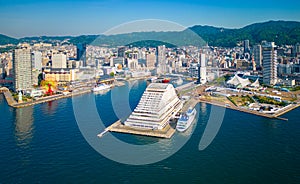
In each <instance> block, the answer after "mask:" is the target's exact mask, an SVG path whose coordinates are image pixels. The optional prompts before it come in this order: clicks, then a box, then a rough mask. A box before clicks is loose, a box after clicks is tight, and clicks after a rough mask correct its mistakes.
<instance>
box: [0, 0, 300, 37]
mask: <svg viewBox="0 0 300 184" xmlns="http://www.w3.org/2000/svg"><path fill="white" fill-rule="evenodd" d="M0 5H1V8H0V10H1V11H0V15H1V16H0V23H1V24H2V25H4V26H2V29H1V30H0V33H1V34H4V35H8V36H12V37H16V38H20V37H25V36H42V35H46V36H63V35H70V36H76V35H88V34H102V33H103V32H105V31H107V30H109V29H110V28H112V27H115V26H118V25H120V24H122V23H126V22H131V21H135V20H142V19H161V20H168V21H172V22H175V23H178V24H180V25H183V26H185V27H190V26H193V25H210V26H216V27H225V28H241V27H244V26H246V25H249V24H252V23H255V22H264V21H269V20H287V21H300V18H299V17H300V12H299V11H298V10H299V8H297V7H299V5H300V3H299V2H293V1H286V2H285V3H279V2H278V1H277V2H275V3H274V2H273V1H269V0H268V1H263V2H261V1H256V0H255V1H251V2H243V3H242V4H241V3H240V2H238V1H236V0H234V1H230V2H224V1H214V2H206V1H200V2H199V1H194V0H188V1H184V2H182V1H172V2H169V1H165V0H164V1H151V2H142V1H136V0H134V1H130V2H128V1H121V0H105V1H96V0H92V1H88V2H85V1H82V0H75V1H70V0H64V1H56V0H51V1H36V0H28V1H19V0H17V1H0ZM12 12H13V13H12Z"/></svg>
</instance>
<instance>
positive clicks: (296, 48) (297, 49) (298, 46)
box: [293, 43, 300, 57]
mask: <svg viewBox="0 0 300 184" xmlns="http://www.w3.org/2000/svg"><path fill="white" fill-rule="evenodd" d="M293 53H294V56H296V57H297V56H298V55H300V44H299V43H297V44H296V45H295V46H294V49H293Z"/></svg>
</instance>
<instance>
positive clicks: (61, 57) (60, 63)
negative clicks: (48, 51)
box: [52, 53, 67, 68]
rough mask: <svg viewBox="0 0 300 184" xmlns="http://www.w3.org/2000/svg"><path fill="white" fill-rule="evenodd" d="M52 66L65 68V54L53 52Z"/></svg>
mask: <svg viewBox="0 0 300 184" xmlns="http://www.w3.org/2000/svg"><path fill="white" fill-rule="evenodd" d="M52 68H67V56H66V55H65V54H63V53H59V54H53V56H52Z"/></svg>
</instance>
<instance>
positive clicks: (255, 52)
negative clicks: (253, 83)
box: [253, 45, 262, 67]
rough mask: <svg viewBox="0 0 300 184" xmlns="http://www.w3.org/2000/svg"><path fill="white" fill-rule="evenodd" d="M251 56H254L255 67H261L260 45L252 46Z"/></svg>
mask: <svg viewBox="0 0 300 184" xmlns="http://www.w3.org/2000/svg"><path fill="white" fill-rule="evenodd" d="M253 56H254V61H255V64H256V67H261V66H262V48H261V45H254V46H253Z"/></svg>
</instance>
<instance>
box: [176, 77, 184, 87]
mask: <svg viewBox="0 0 300 184" xmlns="http://www.w3.org/2000/svg"><path fill="white" fill-rule="evenodd" d="M182 83H183V80H182V78H181V77H179V78H178V79H177V80H176V81H175V84H177V85H181V84H182Z"/></svg>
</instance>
